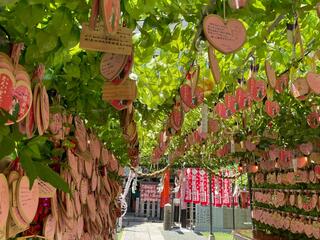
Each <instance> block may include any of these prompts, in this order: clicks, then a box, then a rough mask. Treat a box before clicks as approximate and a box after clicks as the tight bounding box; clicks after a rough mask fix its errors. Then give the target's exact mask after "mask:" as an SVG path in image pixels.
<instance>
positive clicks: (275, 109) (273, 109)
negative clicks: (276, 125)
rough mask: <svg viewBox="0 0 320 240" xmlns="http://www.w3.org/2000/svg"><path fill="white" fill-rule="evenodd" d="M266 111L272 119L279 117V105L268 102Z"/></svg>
mask: <svg viewBox="0 0 320 240" xmlns="http://www.w3.org/2000/svg"><path fill="white" fill-rule="evenodd" d="M264 110H265V112H266V113H267V114H268V115H269V116H270V117H272V118H273V117H275V116H277V115H278V113H279V112H280V106H279V103H278V102H272V101H269V100H267V101H266V105H265V109H264Z"/></svg>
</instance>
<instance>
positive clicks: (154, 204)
mask: <svg viewBox="0 0 320 240" xmlns="http://www.w3.org/2000/svg"><path fill="white" fill-rule="evenodd" d="M151 204H152V206H151V207H152V209H151V217H152V218H154V217H155V216H156V202H155V201H152V202H151Z"/></svg>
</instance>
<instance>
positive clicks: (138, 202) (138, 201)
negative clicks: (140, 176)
mask: <svg viewBox="0 0 320 240" xmlns="http://www.w3.org/2000/svg"><path fill="white" fill-rule="evenodd" d="M139 206H140V198H136V209H135V216H136V217H138V216H139Z"/></svg>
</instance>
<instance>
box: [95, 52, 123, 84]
mask: <svg viewBox="0 0 320 240" xmlns="http://www.w3.org/2000/svg"><path fill="white" fill-rule="evenodd" d="M127 59H128V55H120V54H114V53H105V54H103V56H102V58H101V63H100V72H101V74H102V76H103V77H105V78H106V79H107V80H109V81H112V80H113V79H115V78H116V77H117V76H118V75H119V74H120V72H121V71H122V70H123V68H124V66H125V65H126V63H127Z"/></svg>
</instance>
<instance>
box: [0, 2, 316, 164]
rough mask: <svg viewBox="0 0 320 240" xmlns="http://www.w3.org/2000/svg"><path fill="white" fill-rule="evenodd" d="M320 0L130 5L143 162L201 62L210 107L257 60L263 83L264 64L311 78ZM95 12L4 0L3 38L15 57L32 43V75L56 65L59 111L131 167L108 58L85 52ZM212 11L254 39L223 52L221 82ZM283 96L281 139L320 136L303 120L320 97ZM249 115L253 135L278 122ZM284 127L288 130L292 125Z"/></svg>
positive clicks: (50, 72)
mask: <svg viewBox="0 0 320 240" xmlns="http://www.w3.org/2000/svg"><path fill="white" fill-rule="evenodd" d="M317 2H318V1H317V0H249V1H248V4H247V6H246V7H245V8H243V9H239V10H233V9H231V8H230V7H229V6H228V3H227V1H226V2H225V3H224V1H222V0H210V1H208V0H161V1H157V0H122V1H121V11H122V21H123V23H124V24H126V26H128V27H129V28H131V29H132V30H133V32H134V35H133V42H134V62H135V64H134V68H133V71H132V74H131V76H130V77H132V78H133V79H136V80H137V84H138V91H139V96H138V99H137V101H136V103H135V106H136V109H137V111H136V115H135V118H136V121H137V123H138V131H139V142H140V145H141V158H142V160H145V161H146V162H149V161H150V159H149V157H150V155H151V152H152V149H153V148H154V147H155V146H156V145H157V137H158V133H159V132H160V131H161V130H162V129H163V127H164V124H165V122H166V119H167V118H168V114H169V113H170V111H171V109H172V104H173V99H174V97H175V95H176V94H177V93H178V89H179V86H180V85H181V84H182V83H183V81H184V79H185V74H186V71H187V70H188V68H189V66H190V64H191V63H192V62H193V61H196V62H197V63H198V64H200V68H201V70H200V81H203V82H204V83H205V84H206V85H208V86H210V88H211V92H210V94H208V95H207V96H206V102H207V104H208V105H209V108H213V106H214V105H215V103H216V102H217V101H219V99H221V98H222V97H223V94H224V93H227V92H234V90H235V89H236V87H237V86H238V82H239V81H240V80H241V79H246V78H247V77H248V74H249V69H250V63H254V64H259V67H260V69H259V71H258V78H259V79H263V80H266V76H265V72H264V61H265V59H269V60H270V62H271V64H272V66H273V67H274V68H275V69H276V71H277V73H278V74H280V73H281V72H284V71H285V70H287V69H290V70H291V71H290V72H291V73H294V74H295V75H296V76H300V75H301V76H304V75H305V73H306V72H307V71H308V70H310V65H311V61H310V58H309V57H308V56H306V57H304V58H303V59H300V57H301V56H302V55H303V54H304V53H309V52H312V51H315V50H317V48H318V46H319V41H320V38H319V37H318V36H319V29H320V26H319V18H318V16H317V12H316V8H315V6H316V4H317ZM90 10H91V1H88V0H72V1H70V0H54V1H53V0H18V1H17V0H4V1H3V0H2V1H1V2H0V25H1V29H2V30H1V32H2V33H3V34H4V33H5V32H7V35H8V38H9V39H8V38H3V37H2V38H1V39H0V40H1V42H0V44H1V45H0V47H1V50H2V51H5V52H8V51H9V41H11V42H19V41H22V42H24V43H25V50H24V52H23V56H22V59H21V61H22V63H23V64H24V65H25V66H26V67H27V69H28V70H29V72H30V73H31V72H32V70H33V69H34V67H35V66H36V65H37V64H39V63H44V64H45V65H46V69H47V71H46V75H45V80H44V83H45V85H46V86H47V89H54V90H56V91H57V92H58V93H59V94H60V96H61V98H60V102H59V105H61V106H63V107H64V108H65V109H66V110H67V111H70V112H74V113H79V114H80V115H82V116H83V117H84V118H85V119H86V121H87V124H88V126H89V127H92V128H94V129H96V131H97V132H98V133H99V136H100V138H101V139H102V140H103V141H104V142H106V143H107V145H108V147H109V148H110V149H111V150H113V151H114V152H115V153H116V155H117V156H118V157H119V159H120V160H121V161H122V163H127V162H128V157H127V153H126V150H125V149H126V148H124V145H125V141H124V140H123V137H122V131H121V129H120V124H119V116H118V113H117V112H116V111H115V110H114V109H113V108H112V107H110V106H109V105H108V104H107V103H105V102H103V101H102V98H101V95H102V85H103V78H102V76H101V75H100V73H99V63H100V59H101V53H99V52H90V51H84V50H82V49H80V48H79V38H80V31H81V24H82V23H83V22H88V19H89V17H90ZM211 13H214V14H218V15H220V16H222V17H224V16H225V17H226V18H236V19H239V20H241V21H242V22H243V23H244V25H245V27H246V29H247V41H246V43H245V44H244V46H243V47H242V48H241V49H240V50H239V51H238V52H236V53H234V54H229V55H223V54H220V53H218V52H217V53H216V55H217V58H218V60H219V65H220V70H221V73H222V77H221V79H222V80H221V81H220V82H219V83H218V84H216V83H214V80H213V77H212V75H211V72H210V70H209V67H208V66H209V64H208V56H207V43H206V42H205V41H204V40H205V39H204V36H203V32H202V21H203V18H204V16H206V15H207V14H211ZM295 18H297V19H298V23H299V26H300V30H301V36H302V42H303V52H302V48H301V47H299V45H297V47H296V48H295V49H294V48H293V45H292V44H291V43H290V42H289V41H288V37H287V30H286V29H287V24H290V23H291V24H292V23H293V22H294V20H295ZM198 40H200V41H198ZM299 59H300V60H299ZM298 60H299V61H298ZM292 63H296V64H292ZM239 79H240V80H239ZM270 94H272V93H269V95H270ZM274 98H276V99H277V100H278V101H279V102H280V104H281V112H280V116H279V117H278V118H276V119H275V120H273V124H274V125H275V126H278V127H279V128H280V130H279V131H280V134H281V136H282V137H283V138H281V139H280V140H279V141H283V142H284V143H286V144H292V145H294V144H295V143H297V142H300V141H304V140H306V139H305V138H306V135H317V134H318V133H319V132H317V131H315V130H313V131H311V130H310V129H308V128H307V125H306V123H305V120H303V119H305V115H306V113H307V112H308V111H309V109H310V105H311V104H312V102H317V103H319V98H317V97H313V98H312V99H311V100H310V101H306V102H305V103H303V104H302V103H301V102H299V101H297V100H295V99H293V98H292V97H291V96H290V95H289V94H282V95H281V96H280V95H279V96H278V95H277V96H274ZM250 114H251V116H252V118H251V121H250V123H248V128H249V130H254V131H256V132H259V131H261V129H263V128H264V127H265V125H266V124H267V123H268V122H269V121H270V119H269V120H268V118H267V116H266V115H265V114H264V113H263V111H262V106H256V107H254V108H253V109H252V110H251V112H250ZM200 118H201V115H200V111H199V109H196V110H194V111H191V112H190V113H188V114H187V115H186V119H185V124H184V126H183V129H182V134H181V135H179V136H177V137H176V139H175V140H174V141H172V146H171V147H170V149H173V148H174V147H176V146H177V145H178V143H179V142H180V141H181V140H182V139H183V137H184V134H186V133H188V132H189V131H190V130H191V129H194V128H196V127H197V122H198V121H199V120H200ZM235 118H236V119H233V120H230V121H226V122H225V123H224V124H225V126H227V127H228V126H230V127H231V126H234V125H237V124H238V123H239V122H240V119H241V116H240V115H237V116H236V117H235ZM284 122H286V123H287V124H286V125H283V123H284ZM280 126H281V127H280ZM305 131H307V132H305ZM318 135H319V134H318Z"/></svg>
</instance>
